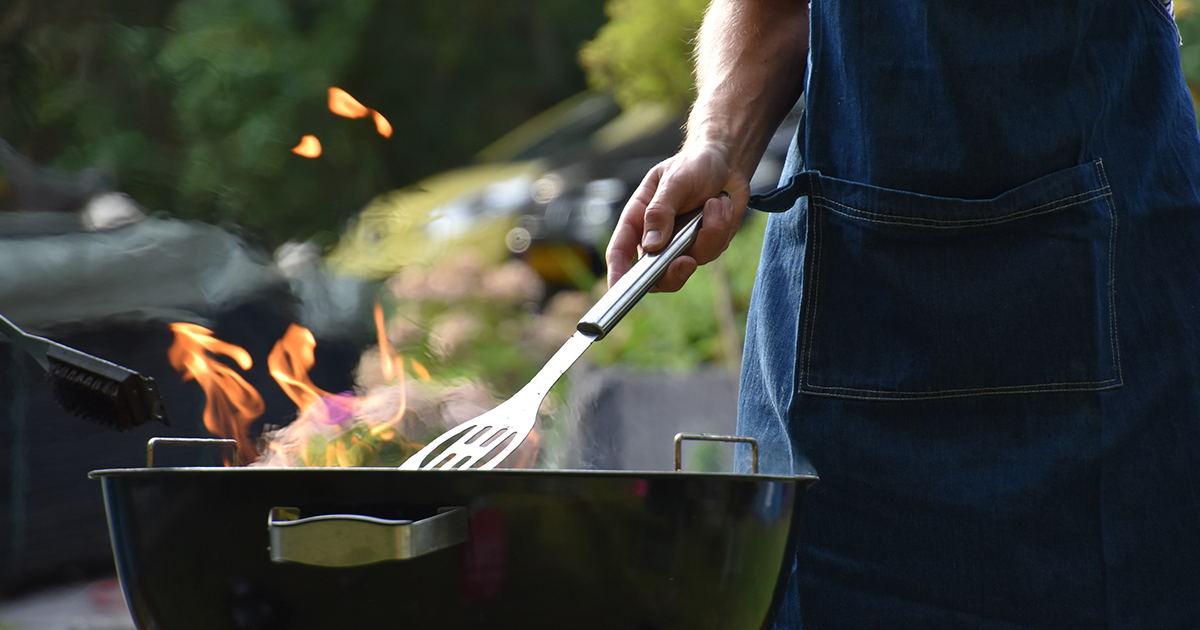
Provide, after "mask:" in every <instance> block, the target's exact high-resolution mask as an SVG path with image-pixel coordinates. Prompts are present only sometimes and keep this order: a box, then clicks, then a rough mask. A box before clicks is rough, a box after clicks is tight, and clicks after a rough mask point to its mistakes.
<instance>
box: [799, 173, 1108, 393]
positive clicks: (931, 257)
mask: <svg viewBox="0 0 1200 630" xmlns="http://www.w3.org/2000/svg"><path fill="white" fill-rule="evenodd" d="M813 188H814V190H813V191H812V194H811V197H810V204H809V206H810V208H809V217H808V221H809V234H810V238H811V239H812V240H811V245H810V247H809V248H808V251H807V252H806V260H805V275H806V279H805V283H804V297H803V300H804V304H803V311H802V315H803V317H802V321H801V324H800V325H801V331H800V333H801V334H800V338H799V345H800V354H799V365H798V374H797V376H798V381H799V382H798V385H799V390H800V391H801V392H803V393H807V394H816V395H826V396H838V397H848V398H866V399H895V400H901V399H929V398H948V397H958V396H975V395H987V394H1007V393H1032V392H1051V391H1081V390H1083V391H1087V390H1102V389H1109V388H1113V387H1118V386H1120V385H1121V372H1120V360H1119V352H1118V347H1117V346H1118V337H1117V329H1116V312H1115V296H1114V293H1115V287H1114V283H1113V255H1114V254H1115V240H1116V235H1117V221H1116V214H1115V212H1114V208H1113V202H1112V192H1111V190H1110V188H1109V186H1108V182H1107V180H1106V178H1105V175H1104V167H1103V164H1102V163H1101V162H1100V161H1099V160H1097V161H1095V162H1092V163H1089V164H1082V165H1079V166H1076V167H1072V168H1069V169H1066V170H1063V171H1059V172H1056V173H1052V174H1050V175H1047V176H1045V177H1042V178H1039V179H1037V180H1034V181H1032V182H1029V183H1027V184H1025V185H1022V186H1020V187H1018V188H1014V189H1012V190H1010V191H1008V192H1006V193H1004V194H1002V195H1000V196H999V197H996V198H993V199H987V200H965V199H951V198H944V197H931V196H927V195H920V194H916V193H910V192H904V191H897V190H890V189H883V188H877V187H873V186H869V185H866V184H861V183H855V182H848V181H844V180H837V179H833V178H828V177H824V176H817V177H816V181H815V183H814V185H813Z"/></svg>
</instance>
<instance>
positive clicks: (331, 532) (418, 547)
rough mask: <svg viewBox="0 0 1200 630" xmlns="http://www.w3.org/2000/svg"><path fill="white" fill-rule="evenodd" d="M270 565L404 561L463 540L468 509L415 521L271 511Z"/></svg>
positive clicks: (452, 509) (444, 511) (447, 510)
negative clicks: (283, 563) (273, 563)
mask: <svg viewBox="0 0 1200 630" xmlns="http://www.w3.org/2000/svg"><path fill="white" fill-rule="evenodd" d="M267 529H268V530H269V532H270V540H271V546H270V553H271V561H272V562H296V563H299V564H308V565H313V566H319V567H357V566H362V565H367V564H375V563H377V562H386V561H388V560H407V559H409V558H416V557H417V556H423V555H425V554H427V553H433V552H435V551H441V550H442V549H448V548H450V547H453V546H455V545H460V544H462V543H465V542H466V541H467V509H466V508H463V507H448V508H440V509H439V510H438V514H437V515H436V516H431V517H429V518H426V519H422V520H419V521H390V520H387V519H382V518H375V517H372V516H361V515H358V514H327V515H324V516H311V517H309V518H300V510H299V509H297V508H289V507H274V508H271V512H270V513H269V514H268V515H267Z"/></svg>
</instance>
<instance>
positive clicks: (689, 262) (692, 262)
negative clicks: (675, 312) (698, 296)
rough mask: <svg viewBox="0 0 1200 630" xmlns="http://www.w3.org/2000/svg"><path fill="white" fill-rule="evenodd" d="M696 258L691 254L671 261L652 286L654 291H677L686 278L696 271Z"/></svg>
mask: <svg viewBox="0 0 1200 630" xmlns="http://www.w3.org/2000/svg"><path fill="white" fill-rule="evenodd" d="M696 267H697V265H696V259H695V258H692V257H691V256H680V257H679V258H676V259H675V260H673V261H671V264H670V265H669V266H668V267H667V272H666V273H664V274H663V277H662V278H661V279H660V280H659V281H658V284H656V285H655V286H654V290H655V291H668V292H669V291H678V290H680V289H682V288H683V285H684V283H685V282H687V281H688V278H690V277H692V274H693V273H696Z"/></svg>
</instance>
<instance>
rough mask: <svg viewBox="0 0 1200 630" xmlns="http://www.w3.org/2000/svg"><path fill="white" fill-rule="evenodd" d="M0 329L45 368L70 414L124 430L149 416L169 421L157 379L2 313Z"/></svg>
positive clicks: (165, 421)
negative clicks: (22, 325)
mask: <svg viewBox="0 0 1200 630" xmlns="http://www.w3.org/2000/svg"><path fill="white" fill-rule="evenodd" d="M0 332H3V333H4V334H5V335H6V336H7V337H8V338H9V340H11V341H12V343H13V344H14V345H16V346H17V347H19V348H21V349H22V350H24V351H26V352H28V353H29V355H30V356H32V357H33V359H34V360H35V361H37V362H38V364H39V365H41V366H42V367H43V368H44V369H45V370H46V376H47V378H48V379H49V380H50V384H51V387H52V389H53V390H54V400H55V401H57V402H58V404H59V405H61V406H62V407H63V408H64V409H66V410H67V411H69V412H70V413H72V414H75V415H77V416H79V417H81V418H85V419H87V420H90V421H92V422H95V423H97V424H102V425H105V426H109V427H112V428H114V429H121V430H125V429H130V428H133V427H135V426H138V425H140V424H144V423H146V422H149V421H151V420H158V421H160V422H162V423H163V424H170V423H169V422H168V420H167V413H166V409H165V408H164V407H163V402H162V398H161V397H160V396H159V393H158V386H157V385H155V383H154V379H152V378H150V377H148V376H143V375H141V374H139V373H137V372H134V371H133V370H130V369H128V368H124V367H121V366H119V365H117V364H115V363H111V362H109V361H105V360H104V359H100V358H97V357H93V356H91V355H89V354H85V353H83V352H80V351H79V350H76V349H74V348H69V347H67V346H64V345H62V344H61V343H57V342H55V341H51V340H49V339H46V338H44V337H38V336H36V335H31V334H29V333H26V332H25V331H23V330H21V329H20V328H18V327H17V326H16V325H15V324H13V323H12V322H10V321H9V320H8V319H7V318H5V317H4V316H3V315H0Z"/></svg>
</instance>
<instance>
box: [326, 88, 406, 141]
mask: <svg viewBox="0 0 1200 630" xmlns="http://www.w3.org/2000/svg"><path fill="white" fill-rule="evenodd" d="M329 111H331V112H333V113H335V114H337V115H338V116H344V117H346V118H365V117H366V116H367V115H368V114H369V115H370V116H371V117H372V118H373V119H374V120H375V130H376V131H378V132H379V135H381V136H383V137H384V138H391V137H392V123H390V122H388V119H386V118H384V117H383V114H380V113H379V112H377V111H375V110H373V109H370V108H368V107H367V106H366V105H363V104H362V103H359V102H358V99H356V98H354V97H353V96H350V93H349V92H347V91H346V90H343V89H342V88H336V87H331V88H329Z"/></svg>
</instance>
